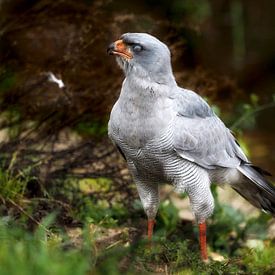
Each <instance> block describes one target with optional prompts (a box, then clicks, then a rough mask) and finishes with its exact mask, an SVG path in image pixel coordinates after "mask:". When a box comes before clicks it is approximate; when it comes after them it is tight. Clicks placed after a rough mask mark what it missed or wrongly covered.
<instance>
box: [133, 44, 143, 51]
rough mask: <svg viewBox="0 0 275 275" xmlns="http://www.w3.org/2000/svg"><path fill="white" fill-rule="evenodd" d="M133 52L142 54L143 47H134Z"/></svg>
mask: <svg viewBox="0 0 275 275" xmlns="http://www.w3.org/2000/svg"><path fill="white" fill-rule="evenodd" d="M133 50H134V51H135V52H141V51H142V46H141V45H134V46H133Z"/></svg>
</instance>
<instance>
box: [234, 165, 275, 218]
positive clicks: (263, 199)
mask: <svg viewBox="0 0 275 275" xmlns="http://www.w3.org/2000/svg"><path fill="white" fill-rule="evenodd" d="M238 170H239V171H240V172H241V173H242V174H243V175H244V176H245V177H246V179H245V180H244V181H242V182H241V183H238V184H234V185H232V187H233V188H234V189H235V190H236V191H237V192H238V193H239V194H240V195H241V196H243V197H244V198H245V199H246V200H248V201H249V202H250V203H251V204H252V205H254V206H255V207H257V208H260V209H262V210H263V211H267V212H269V213H271V214H272V215H273V216H275V187H274V186H273V185H272V184H271V183H270V182H268V181H267V179H266V178H265V177H264V175H266V174H267V172H265V171H264V170H261V169H260V168H258V167H256V166H253V165H251V164H249V163H242V164H241V165H240V166H239V167H238Z"/></svg>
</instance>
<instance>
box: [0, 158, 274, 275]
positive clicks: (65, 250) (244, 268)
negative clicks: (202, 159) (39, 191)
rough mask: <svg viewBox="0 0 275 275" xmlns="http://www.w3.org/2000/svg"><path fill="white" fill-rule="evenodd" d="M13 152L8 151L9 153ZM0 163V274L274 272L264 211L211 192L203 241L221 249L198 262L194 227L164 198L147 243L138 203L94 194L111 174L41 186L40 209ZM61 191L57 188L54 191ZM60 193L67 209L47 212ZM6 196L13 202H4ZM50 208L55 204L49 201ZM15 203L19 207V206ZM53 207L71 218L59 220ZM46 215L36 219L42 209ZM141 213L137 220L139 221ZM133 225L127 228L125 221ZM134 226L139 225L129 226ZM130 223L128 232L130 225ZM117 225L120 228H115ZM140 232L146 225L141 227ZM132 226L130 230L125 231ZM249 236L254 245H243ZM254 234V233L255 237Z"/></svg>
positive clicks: (20, 178) (24, 180) (24, 178)
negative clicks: (239, 206) (251, 213)
mask: <svg viewBox="0 0 275 275" xmlns="http://www.w3.org/2000/svg"><path fill="white" fill-rule="evenodd" d="M15 158H16V156H14V159H15ZM12 166H13V165H12V163H11V164H10V165H9V169H8V170H7V171H4V170H3V169H2V170H0V180H1V184H0V196H1V199H2V201H3V202H4V203H5V204H6V211H3V209H2V210H1V211H2V218H1V219H0V263H1V264H0V274H1V275H2V274H4V275H5V274H10V275H13V274H20V275H21V274H23V275H24V274H104V275H105V274H122V273H123V274H137V273H141V274H152V273H165V272H168V273H169V274H274V272H275V269H274V268H275V266H274V262H275V258H274V257H275V256H274V255H275V246H274V241H271V240H269V239H268V238H267V234H266V231H267V225H268V223H269V221H270V218H271V217H270V216H269V215H266V214H261V215H259V216H258V217H253V218H248V217H246V216H244V215H243V214H242V213H240V212H239V211H237V210H236V209H234V208H232V207H231V206H228V205H223V204H222V203H220V202H219V200H218V198H217V193H216V190H215V188H214V189H213V193H214V197H215V199H216V208H215V212H214V215H213V217H212V218H211V219H209V221H208V249H209V252H211V251H214V252H216V253H218V254H220V255H222V256H223V257H224V259H225V260H224V261H222V262H216V261H210V263H209V264H207V265H205V264H204V263H202V262H201V260H200V256H199V245H198V232H197V227H196V226H194V225H193V224H192V223H191V222H188V221H181V220H180V219H179V217H178V210H177V208H176V207H175V206H174V205H173V204H172V203H171V201H169V200H164V201H163V202H162V203H161V205H160V208H159V213H158V216H157V224H156V229H155V234H154V237H153V246H152V249H149V248H148V243H147V241H146V238H144V236H143V235H142V234H141V232H139V231H140V230H144V231H145V225H146V220H145V215H144V214H143V211H142V209H141V205H140V203H138V202H137V201H133V203H134V204H135V211H136V212H135V213H134V214H131V215H130V214H129V212H128V209H126V208H125V207H124V206H123V204H121V203H118V202H117V201H116V200H115V198H114V200H113V201H112V207H110V205H109V204H108V203H107V201H105V200H104V199H102V200H94V199H93V197H91V196H90V194H91V193H93V192H96V193H97V192H103V193H104V192H109V190H110V187H111V186H112V180H111V179H109V178H104V177H101V178H98V179H89V178H87V179H81V180H76V179H68V180H66V181H64V182H61V183H59V184H61V185H59V184H57V185H56V186H54V188H53V189H52V190H47V191H48V194H49V196H50V198H49V200H48V201H47V198H44V199H45V204H43V207H42V210H43V211H42V214H41V215H40V211H41V210H39V209H41V206H40V208H39V204H36V203H34V202H36V199H37V198H29V199H28V201H29V202H28V204H27V205H26V204H25V201H26V197H27V184H28V181H29V180H30V179H31V177H29V176H28V171H25V172H20V173H18V174H17V175H14V174H13V173H12V172H11V171H12ZM61 195H62V196H61ZM55 196H57V197H58V198H59V199H62V198H66V203H67V204H68V205H70V206H71V208H70V211H68V212H64V210H63V212H62V213H59V212H58V211H59V210H58V209H55V210H56V214H55V215H53V214H51V211H47V210H45V209H44V207H45V206H47V207H48V206H50V204H51V202H52V200H53V199H55ZM11 202H12V203H11ZM49 209H54V208H49ZM18 210H20V211H18ZM60 215H63V216H64V215H65V216H67V218H68V219H70V220H73V221H74V222H75V223H76V224H77V227H78V228H77V230H76V231H77V232H80V234H79V236H72V235H69V233H66V230H68V229H70V230H71V231H73V230H74V227H75V225H73V223H72V222H70V223H65V224H62V223H61V222H60V220H59V218H60ZM43 216H44V217H46V218H44V219H42V220H41V218H42V217H43ZM142 221H143V222H142ZM131 228H132V229H131ZM133 228H134V229H135V230H136V231H138V232H139V233H134V234H136V235H135V236H134V235H133V233H131V230H133ZM135 230H134V232H136V231H135ZM116 232H119V234H116ZM144 233H145V232H144ZM131 234H132V235H131ZM249 239H251V240H252V242H254V244H256V245H254V246H255V248H253V249H252V248H251V246H250V247H249V246H248V245H247V243H248V242H247V240H249ZM254 240H255V241H254Z"/></svg>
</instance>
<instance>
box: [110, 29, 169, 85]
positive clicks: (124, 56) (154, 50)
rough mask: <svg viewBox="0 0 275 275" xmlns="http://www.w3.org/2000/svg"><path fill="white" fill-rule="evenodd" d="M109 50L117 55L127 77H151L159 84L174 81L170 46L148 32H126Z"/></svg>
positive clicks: (150, 78)
mask: <svg viewBox="0 0 275 275" xmlns="http://www.w3.org/2000/svg"><path fill="white" fill-rule="evenodd" d="M107 52H108V53H109V54H111V55H116V56H117V62H118V64H119V66H120V67H121V68H122V69H123V71H124V72H125V74H126V77H127V76H129V75H133V76H135V77H139V78H142V79H144V78H149V80H150V81H154V82H157V83H159V84H167V83H170V82H171V81H172V82H174V77H173V73H172V69H171V56H170V51H169V49H168V47H167V46H166V45H165V44H164V43H162V42H161V41H159V40H158V39H157V38H156V37H154V36H152V35H150V34H147V33H125V34H123V35H122V36H121V37H120V39H119V40H117V41H115V42H114V43H112V44H110V46H109V47H108V50H107Z"/></svg>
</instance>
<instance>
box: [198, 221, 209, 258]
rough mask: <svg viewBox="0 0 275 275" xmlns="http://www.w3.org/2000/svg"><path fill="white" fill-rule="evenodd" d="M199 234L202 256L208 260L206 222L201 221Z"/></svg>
mask: <svg viewBox="0 0 275 275" xmlns="http://www.w3.org/2000/svg"><path fill="white" fill-rule="evenodd" d="M199 236H200V249H201V258H202V260H203V261H207V260H208V256H207V248H206V223H205V222H203V223H199Z"/></svg>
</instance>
